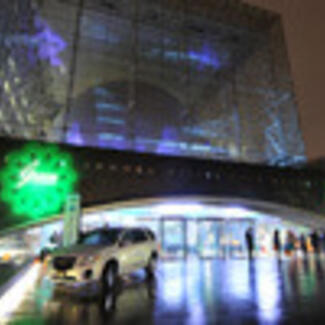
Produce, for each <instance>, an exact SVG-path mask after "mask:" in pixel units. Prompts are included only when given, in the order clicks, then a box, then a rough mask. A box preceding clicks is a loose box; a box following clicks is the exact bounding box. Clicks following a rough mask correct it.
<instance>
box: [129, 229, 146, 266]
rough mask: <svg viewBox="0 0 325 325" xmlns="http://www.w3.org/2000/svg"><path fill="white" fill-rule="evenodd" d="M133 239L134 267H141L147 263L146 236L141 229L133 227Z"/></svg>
mask: <svg viewBox="0 0 325 325" xmlns="http://www.w3.org/2000/svg"><path fill="white" fill-rule="evenodd" d="M133 234H134V241H135V243H134V244H135V247H136V252H135V254H136V268H137V269H139V268H143V267H145V266H146V265H147V263H148V254H149V253H148V245H147V242H148V238H147V235H146V233H145V232H144V231H143V230H142V229H135V230H134V231H133Z"/></svg>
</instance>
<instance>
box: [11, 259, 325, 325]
mask: <svg viewBox="0 0 325 325" xmlns="http://www.w3.org/2000/svg"><path fill="white" fill-rule="evenodd" d="M324 275H325V259H319V258H314V257H310V258H308V259H303V258H292V259H287V260H283V261H281V262H279V261H278V260H276V259H261V260H256V261H251V262H250V261H247V260H198V259H190V260H188V261H169V262H166V261H164V262H161V263H160V265H159V269H158V270H157V275H156V278H155V279H153V280H150V281H149V280H146V279H145V277H144V272H142V271H139V272H137V273H135V274H133V275H132V276H131V277H129V278H126V279H124V280H123V281H122V283H121V284H120V285H119V287H118V289H117V290H116V294H114V296H112V295H108V294H107V295H106V296H103V297H96V296H95V297H93V298H89V299H85V297H82V296H84V295H85V294H86V295H87V294H88V293H89V292H88V291H87V292H82V291H81V292H79V293H71V292H67V291H65V290H62V289H60V290H53V286H52V285H51V283H50V282H48V281H46V280H44V279H43V280H42V281H40V282H39V285H38V286H37V287H36V288H35V289H34V291H33V292H31V293H30V294H29V295H28V297H26V299H25V301H24V302H23V304H22V305H21V307H20V309H19V310H18V311H17V312H16V313H15V314H14V315H13V318H12V320H11V324H24V325H26V324H36V325H37V324H80V325H81V324H126V325H127V324H133V325H135V324H193V325H194V324H195V325H197V324H198V325H199V324H325V278H324Z"/></svg>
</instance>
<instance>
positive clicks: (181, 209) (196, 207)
mask: <svg viewBox="0 0 325 325" xmlns="http://www.w3.org/2000/svg"><path fill="white" fill-rule="evenodd" d="M203 209H204V207H203V206H202V205H201V204H198V203H183V204H182V203H178V204H172V203H166V204H161V205H157V206H155V207H154V212H156V213H159V214H162V215H176V214H185V213H199V212H202V210H203Z"/></svg>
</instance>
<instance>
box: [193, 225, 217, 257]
mask: <svg viewBox="0 0 325 325" xmlns="http://www.w3.org/2000/svg"><path fill="white" fill-rule="evenodd" d="M198 237H199V240H198V242H199V245H198V248H199V256H200V257H201V258H216V257H218V255H219V233H218V222H217V221H214V220H200V221H198Z"/></svg>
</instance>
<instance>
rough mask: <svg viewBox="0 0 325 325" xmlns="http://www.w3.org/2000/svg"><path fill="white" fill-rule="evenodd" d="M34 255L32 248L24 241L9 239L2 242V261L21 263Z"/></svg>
mask: <svg viewBox="0 0 325 325" xmlns="http://www.w3.org/2000/svg"><path fill="white" fill-rule="evenodd" d="M31 257H32V253H31V251H30V249H29V248H28V247H27V246H26V245H25V244H24V243H22V242H16V241H8V242H6V241H5V242H1V244H0V263H1V264H15V265H21V264H23V263H25V262H26V261H27V260H28V259H30V258H31Z"/></svg>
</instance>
